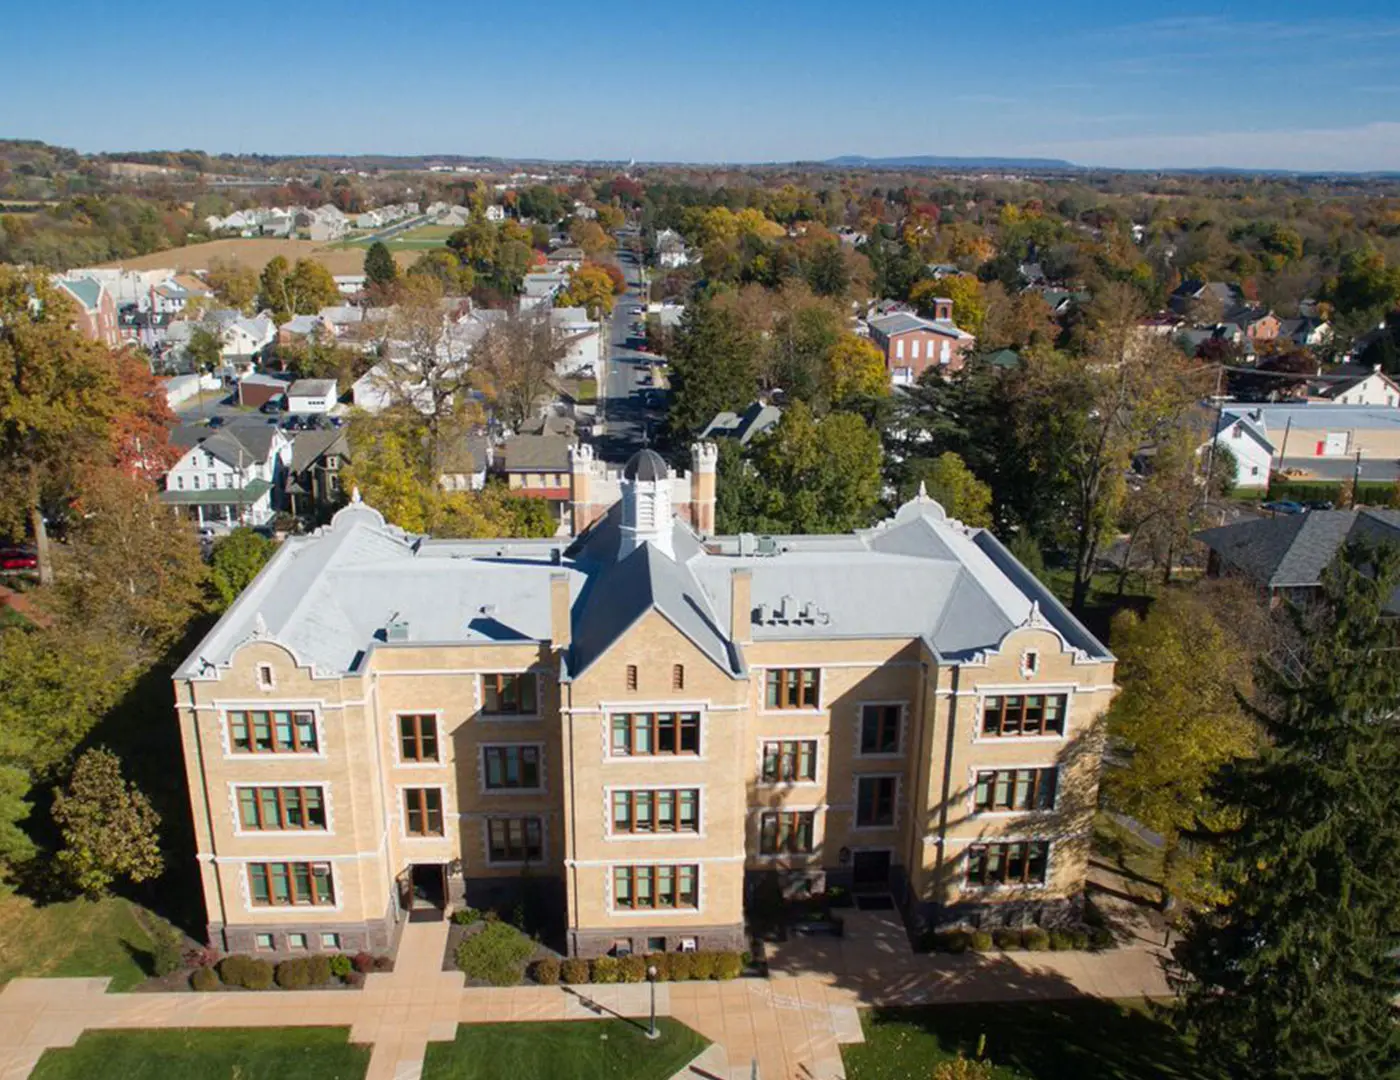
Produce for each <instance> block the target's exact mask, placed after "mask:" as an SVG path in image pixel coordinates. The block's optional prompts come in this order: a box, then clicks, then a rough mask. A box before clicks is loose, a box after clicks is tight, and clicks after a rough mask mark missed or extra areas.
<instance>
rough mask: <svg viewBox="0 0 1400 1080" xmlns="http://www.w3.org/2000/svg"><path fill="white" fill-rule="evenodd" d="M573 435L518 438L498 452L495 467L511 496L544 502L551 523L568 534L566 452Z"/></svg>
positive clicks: (576, 440) (568, 481)
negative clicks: (501, 474) (551, 518)
mask: <svg viewBox="0 0 1400 1080" xmlns="http://www.w3.org/2000/svg"><path fill="white" fill-rule="evenodd" d="M577 443H578V439H577V438H576V437H575V436H574V435H573V434H567V435H565V434H552V433H551V434H533V433H531V434H520V435H516V436H514V437H513V438H510V439H508V440H507V441H506V442H505V444H504V445H503V446H501V447H499V448H498V451H497V453H496V455H495V467H496V468H498V469H500V471H501V472H503V473H504V474H505V478H506V485H507V486H508V487H509V488H510V493H511V494H512V495H518V496H521V497H522V498H527V499H544V500H546V501H547V502H548V503H549V508H550V512H551V513H552V515H553V517H554V520H555V521H556V522H558V523H560V526H561V528H563V529H565V531H566V532H567V528H568V523H569V520H568V515H567V511H568V508H569V504H570V502H571V500H572V497H573V491H572V487H571V484H570V464H569V462H570V458H569V449H570V448H571V447H573V446H574V445H576V444H577Z"/></svg>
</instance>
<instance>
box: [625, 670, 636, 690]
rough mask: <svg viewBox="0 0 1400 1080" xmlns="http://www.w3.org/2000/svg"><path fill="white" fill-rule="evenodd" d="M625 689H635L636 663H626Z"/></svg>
mask: <svg viewBox="0 0 1400 1080" xmlns="http://www.w3.org/2000/svg"><path fill="white" fill-rule="evenodd" d="M627 689H628V690H635V689H637V665H636V664H628V665H627Z"/></svg>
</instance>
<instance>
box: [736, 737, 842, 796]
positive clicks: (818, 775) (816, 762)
mask: <svg viewBox="0 0 1400 1080" xmlns="http://www.w3.org/2000/svg"><path fill="white" fill-rule="evenodd" d="M826 741H827V733H826V732H824V731H823V732H802V733H798V734H790V735H760V736H759V737H758V740H757V745H758V751H757V752H758V758H757V765H756V767H755V769H754V776H755V777H757V779H756V780H755V785H756V786H757V787H762V788H772V789H780V788H793V787H805V788H818V787H821V786H823V785H824V784H825V783H826V777H825V776H824V775H823V773H822V766H823V765H824V764H825V758H826ZM785 742H810V743H815V744H816V749H815V753H814V755H813V763H812V770H813V771H812V777H813V778H812V779H811V780H765V779H763V755H764V749H765V747H767V745H768V744H769V743H785Z"/></svg>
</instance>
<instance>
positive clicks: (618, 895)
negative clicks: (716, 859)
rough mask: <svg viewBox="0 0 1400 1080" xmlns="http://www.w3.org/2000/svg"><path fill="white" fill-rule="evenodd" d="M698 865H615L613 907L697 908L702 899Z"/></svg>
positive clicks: (646, 908)
mask: <svg viewBox="0 0 1400 1080" xmlns="http://www.w3.org/2000/svg"><path fill="white" fill-rule="evenodd" d="M699 883H700V868H699V867H698V866H694V865H689V866H615V867H613V906H614V907H618V908H628V909H631V910H634V911H637V910H642V911H647V910H655V909H658V908H694V907H697V906H699V900H700V889H699Z"/></svg>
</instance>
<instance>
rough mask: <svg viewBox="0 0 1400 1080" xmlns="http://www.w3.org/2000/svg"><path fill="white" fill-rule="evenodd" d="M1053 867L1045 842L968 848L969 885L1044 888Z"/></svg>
mask: <svg viewBox="0 0 1400 1080" xmlns="http://www.w3.org/2000/svg"><path fill="white" fill-rule="evenodd" d="M1049 867H1050V844H1049V842H1047V841H1045V840H1027V841H1016V842H1013V843H1006V844H973V845H972V846H971V847H969V848H968V849H967V883H968V884H969V885H1043V884H1045V877H1046V873H1047V872H1048V870H1049Z"/></svg>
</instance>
